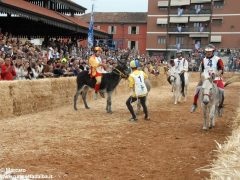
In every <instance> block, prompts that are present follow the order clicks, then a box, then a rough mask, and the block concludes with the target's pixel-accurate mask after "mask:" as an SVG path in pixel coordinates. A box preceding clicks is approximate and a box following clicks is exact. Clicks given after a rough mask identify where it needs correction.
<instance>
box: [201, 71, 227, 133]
mask: <svg viewBox="0 0 240 180" xmlns="http://www.w3.org/2000/svg"><path fill="white" fill-rule="evenodd" d="M201 77H202V79H203V80H202V81H203V83H202V87H201V89H200V94H199V95H200V96H199V100H200V103H201V107H202V111H203V130H207V129H208V127H209V128H210V129H211V128H213V127H214V126H215V114H216V112H219V115H221V114H220V112H221V109H222V104H223V97H224V96H223V92H221V91H220V90H219V88H218V87H217V85H216V84H215V83H214V82H213V80H214V78H215V75H214V74H213V75H211V76H210V77H208V78H205V77H204V75H203V74H202V76H201ZM208 113H209V119H210V122H209V126H208V125H207V119H208V117H207V116H208V115H207V114H208Z"/></svg>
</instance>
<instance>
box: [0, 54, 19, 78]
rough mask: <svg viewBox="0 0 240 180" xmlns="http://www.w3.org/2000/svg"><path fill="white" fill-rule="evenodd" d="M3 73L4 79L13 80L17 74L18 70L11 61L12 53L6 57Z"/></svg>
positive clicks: (2, 67)
mask: <svg viewBox="0 0 240 180" xmlns="http://www.w3.org/2000/svg"><path fill="white" fill-rule="evenodd" d="M1 71H2V72H1V74H2V79H3V80H8V81H9V80H13V79H14V77H15V76H16V72H15V69H14V66H13V63H12V61H11V57H10V55H7V56H6V57H5V63H4V64H3V65H2V66H1Z"/></svg>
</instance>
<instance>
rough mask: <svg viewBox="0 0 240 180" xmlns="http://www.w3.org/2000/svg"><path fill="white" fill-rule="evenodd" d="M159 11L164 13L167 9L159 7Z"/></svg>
mask: <svg viewBox="0 0 240 180" xmlns="http://www.w3.org/2000/svg"><path fill="white" fill-rule="evenodd" d="M159 9H160V11H166V10H167V9H168V8H167V7H160V8H159Z"/></svg>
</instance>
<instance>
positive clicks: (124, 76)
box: [112, 68, 128, 78]
mask: <svg viewBox="0 0 240 180" xmlns="http://www.w3.org/2000/svg"><path fill="white" fill-rule="evenodd" d="M114 70H116V71H117V72H118V73H117V72H115V71H114ZM112 72H113V73H115V74H117V75H119V76H120V77H121V78H127V77H128V76H127V75H125V74H124V73H122V72H121V71H120V70H119V69H117V68H114V69H113V71H112Z"/></svg>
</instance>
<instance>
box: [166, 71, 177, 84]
mask: <svg viewBox="0 0 240 180" xmlns="http://www.w3.org/2000/svg"><path fill="white" fill-rule="evenodd" d="M167 74H168V76H169V80H170V82H171V84H172V83H174V82H175V81H176V79H177V75H178V74H177V72H176V70H175V68H174V67H170V68H169V69H168V71H167Z"/></svg>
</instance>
